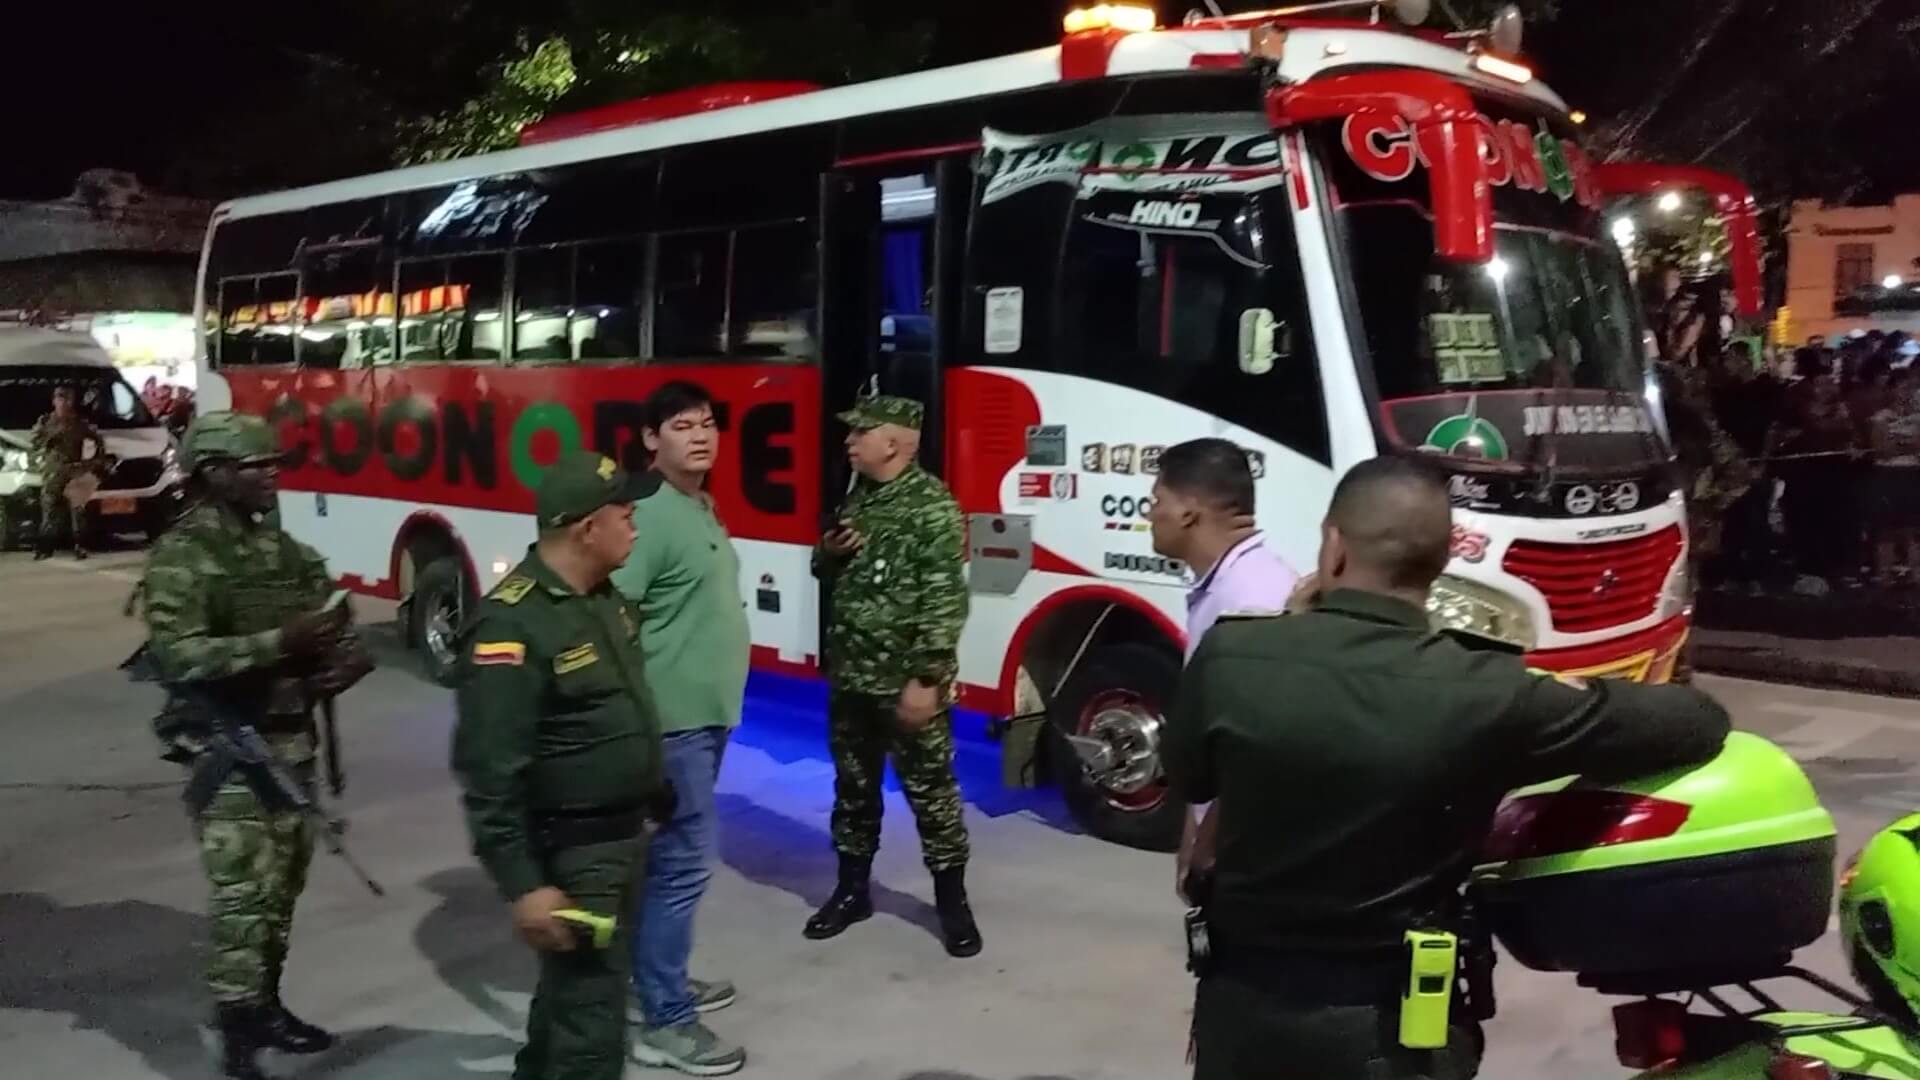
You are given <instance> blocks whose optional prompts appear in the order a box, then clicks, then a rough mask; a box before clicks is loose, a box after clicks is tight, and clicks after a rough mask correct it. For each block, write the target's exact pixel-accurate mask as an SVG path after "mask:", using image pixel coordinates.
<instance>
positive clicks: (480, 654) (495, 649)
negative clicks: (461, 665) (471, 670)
mask: <svg viewBox="0 0 1920 1080" xmlns="http://www.w3.org/2000/svg"><path fill="white" fill-rule="evenodd" d="M473 662H474V663H475V664H476V665H480V666H485V665H488V664H505V665H507V666H509V667H519V666H520V665H521V664H524V663H526V662H527V647H526V645H525V644H523V643H521V642H518V641H479V642H475V643H474V646H473Z"/></svg>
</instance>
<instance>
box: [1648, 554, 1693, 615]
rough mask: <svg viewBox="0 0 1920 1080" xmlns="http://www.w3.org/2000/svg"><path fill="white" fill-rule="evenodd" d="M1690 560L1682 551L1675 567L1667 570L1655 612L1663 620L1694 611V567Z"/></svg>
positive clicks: (1674, 561) (1674, 562) (1674, 564)
mask: <svg viewBox="0 0 1920 1080" xmlns="http://www.w3.org/2000/svg"><path fill="white" fill-rule="evenodd" d="M1688 561H1689V560H1688V559H1687V553H1686V552H1685V551H1684V550H1683V551H1681V553H1680V557H1679V558H1677V559H1675V560H1673V569H1671V570H1668V571H1667V580H1666V584H1664V585H1662V586H1660V603H1659V605H1658V606H1656V607H1655V608H1654V609H1653V614H1654V617H1655V618H1657V619H1659V620H1660V621H1661V622H1665V621H1667V620H1668V619H1671V618H1673V617H1675V616H1677V615H1687V614H1691V613H1692V611H1693V568H1692V567H1691V566H1690V565H1688Z"/></svg>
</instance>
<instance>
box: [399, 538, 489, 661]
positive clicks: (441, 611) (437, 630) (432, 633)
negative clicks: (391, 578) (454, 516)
mask: <svg viewBox="0 0 1920 1080" xmlns="http://www.w3.org/2000/svg"><path fill="white" fill-rule="evenodd" d="M473 606H474V596H473V586H472V585H471V584H470V583H469V582H468V581H467V570H466V567H465V566H463V565H461V562H460V560H459V559H458V558H457V557H455V556H452V555H441V556H439V557H437V558H435V559H433V560H431V561H430V562H428V563H427V564H426V565H425V566H424V567H422V568H421V570H420V575H419V576H418V577H416V578H414V581H413V600H412V602H411V603H409V604H408V605H407V644H408V645H409V646H410V647H412V649H413V650H414V651H415V652H417V653H419V654H420V663H421V665H422V666H423V667H424V668H425V669H426V673H427V677H428V678H430V679H432V680H433V681H434V682H436V683H439V684H440V685H441V686H452V685H453V684H454V681H455V677H456V676H457V675H458V673H459V669H460V651H459V635H460V631H461V629H462V628H463V626H464V625H465V623H466V618H467V614H468V613H469V612H471V611H472V610H473Z"/></svg>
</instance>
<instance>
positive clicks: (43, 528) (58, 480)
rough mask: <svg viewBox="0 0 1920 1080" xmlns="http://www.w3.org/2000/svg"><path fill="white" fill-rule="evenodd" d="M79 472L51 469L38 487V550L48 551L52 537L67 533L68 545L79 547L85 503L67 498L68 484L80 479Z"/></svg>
mask: <svg viewBox="0 0 1920 1080" xmlns="http://www.w3.org/2000/svg"><path fill="white" fill-rule="evenodd" d="M80 473H81V470H79V469H52V470H49V471H48V473H47V476H46V478H45V479H44V480H43V481H42V482H41V484H40V547H41V549H42V550H46V549H50V548H52V547H53V545H54V538H55V537H58V536H60V535H61V530H63V529H64V530H66V537H67V542H68V543H70V544H72V545H74V546H75V547H78V546H80V539H81V536H82V530H84V529H85V528H86V509H87V508H86V504H85V503H76V502H71V501H69V500H68V499H67V484H68V483H70V482H71V481H72V480H73V479H74V478H75V477H77V476H79V475H80Z"/></svg>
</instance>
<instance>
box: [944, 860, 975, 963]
mask: <svg viewBox="0 0 1920 1080" xmlns="http://www.w3.org/2000/svg"><path fill="white" fill-rule="evenodd" d="M933 903H934V907H936V908H937V909H939V912H940V936H941V937H942V938H944V939H945V941H946V946H947V955H948V956H978V955H979V954H980V928H979V927H978V926H976V925H974V922H973V908H971V907H969V906H968V905H967V868H966V867H964V866H954V867H949V868H948V869H945V870H935V871H934V872H933Z"/></svg>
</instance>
